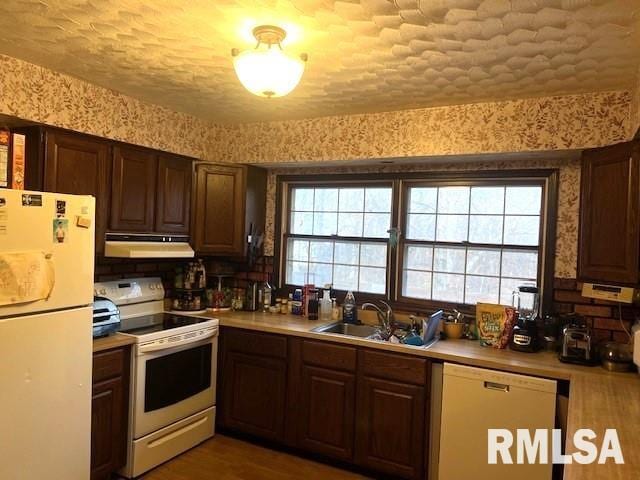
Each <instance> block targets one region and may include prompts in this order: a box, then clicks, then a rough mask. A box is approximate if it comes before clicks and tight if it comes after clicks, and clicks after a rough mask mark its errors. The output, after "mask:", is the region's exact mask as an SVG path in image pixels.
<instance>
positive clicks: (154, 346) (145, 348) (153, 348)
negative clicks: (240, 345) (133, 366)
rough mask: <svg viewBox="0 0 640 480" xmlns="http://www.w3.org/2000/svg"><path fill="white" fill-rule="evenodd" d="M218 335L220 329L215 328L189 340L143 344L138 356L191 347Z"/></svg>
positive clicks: (139, 347)
mask: <svg viewBox="0 0 640 480" xmlns="http://www.w3.org/2000/svg"><path fill="white" fill-rule="evenodd" d="M217 335H218V328H217V327H213V328H210V329H208V330H206V331H205V332H204V333H202V334H200V335H194V336H192V337H189V338H182V339H180V340H175V341H164V342H162V343H160V342H159V341H158V340H156V341H153V342H149V343H146V344H141V345H139V346H138V355H144V354H145V353H151V352H157V351H159V350H169V349H172V348H175V347H181V346H183V345H189V344H190V343H196V342H201V341H202V340H206V339H207V338H211V337H216V336H217Z"/></svg>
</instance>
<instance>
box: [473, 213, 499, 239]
mask: <svg viewBox="0 0 640 480" xmlns="http://www.w3.org/2000/svg"><path fill="white" fill-rule="evenodd" d="M502 218H503V217H502V216H496V215H471V218H469V241H470V242H474V243H502Z"/></svg>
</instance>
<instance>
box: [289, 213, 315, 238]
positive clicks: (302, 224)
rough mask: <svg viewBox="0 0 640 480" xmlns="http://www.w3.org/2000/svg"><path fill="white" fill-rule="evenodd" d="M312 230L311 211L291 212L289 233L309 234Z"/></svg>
mask: <svg viewBox="0 0 640 480" xmlns="http://www.w3.org/2000/svg"><path fill="white" fill-rule="evenodd" d="M312 232H313V213H301V212H293V213H292V214H291V233H297V234H299V235H311V233H312Z"/></svg>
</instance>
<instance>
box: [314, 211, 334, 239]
mask: <svg viewBox="0 0 640 480" xmlns="http://www.w3.org/2000/svg"><path fill="white" fill-rule="evenodd" d="M337 223H338V214H337V213H314V214H313V234H314V235H335V234H336V231H337Z"/></svg>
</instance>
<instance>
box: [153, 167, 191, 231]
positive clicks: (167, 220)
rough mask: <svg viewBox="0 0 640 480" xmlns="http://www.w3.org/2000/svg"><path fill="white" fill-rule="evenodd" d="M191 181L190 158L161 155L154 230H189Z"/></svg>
mask: <svg viewBox="0 0 640 480" xmlns="http://www.w3.org/2000/svg"><path fill="white" fill-rule="evenodd" d="M191 182H192V170H191V161H190V160H188V159H185V158H181V157H172V156H168V155H160V157H159V159H158V185H157V189H158V191H157V196H156V218H155V231H156V232H159V233H182V234H188V233H189V224H190V217H189V213H190V211H191Z"/></svg>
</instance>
